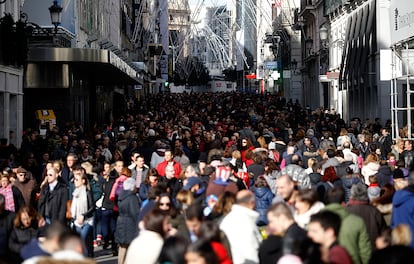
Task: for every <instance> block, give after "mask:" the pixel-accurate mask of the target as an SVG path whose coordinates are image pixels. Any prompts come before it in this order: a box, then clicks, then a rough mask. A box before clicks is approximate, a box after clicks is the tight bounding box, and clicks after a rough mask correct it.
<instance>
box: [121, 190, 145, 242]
mask: <svg viewBox="0 0 414 264" xmlns="http://www.w3.org/2000/svg"><path fill="white" fill-rule="evenodd" d="M118 206H119V216H118V220H117V224H116V231H115V239H116V242H117V243H119V244H130V243H131V242H132V240H134V238H136V237H137V236H138V215H139V210H140V206H139V199H138V197H137V196H136V195H135V193H134V192H133V191H129V190H124V191H123V192H122V193H121V194H120V195H119V197H118Z"/></svg>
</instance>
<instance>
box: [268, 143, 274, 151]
mask: <svg viewBox="0 0 414 264" xmlns="http://www.w3.org/2000/svg"><path fill="white" fill-rule="evenodd" d="M268 148H269V149H276V143H275V142H270V143H269V146H268Z"/></svg>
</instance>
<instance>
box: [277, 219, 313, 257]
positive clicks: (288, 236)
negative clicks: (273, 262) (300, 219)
mask: <svg viewBox="0 0 414 264" xmlns="http://www.w3.org/2000/svg"><path fill="white" fill-rule="evenodd" d="M307 240H308V236H307V234H306V231H305V230H304V229H302V228H300V227H299V226H298V224H296V223H293V224H292V225H291V226H289V228H288V229H287V230H286V233H285V235H284V236H283V255H287V254H295V250H297V249H298V248H300V245H305V242H307Z"/></svg>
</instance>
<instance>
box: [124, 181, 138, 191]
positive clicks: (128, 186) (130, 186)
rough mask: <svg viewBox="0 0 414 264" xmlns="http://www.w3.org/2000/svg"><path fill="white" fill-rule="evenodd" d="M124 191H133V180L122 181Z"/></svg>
mask: <svg viewBox="0 0 414 264" xmlns="http://www.w3.org/2000/svg"><path fill="white" fill-rule="evenodd" d="M123 186H124V190H125V191H133V190H134V189H135V180H134V179H133V178H128V179H126V180H125V181H124V184H123Z"/></svg>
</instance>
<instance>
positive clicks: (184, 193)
mask: <svg viewBox="0 0 414 264" xmlns="http://www.w3.org/2000/svg"><path fill="white" fill-rule="evenodd" d="M175 198H176V199H177V202H179V203H181V204H182V205H186V206H189V205H190V204H192V203H193V202H194V196H193V194H192V193H191V191H189V190H181V191H179V192H178V193H177V196H176V197H175Z"/></svg>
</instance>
